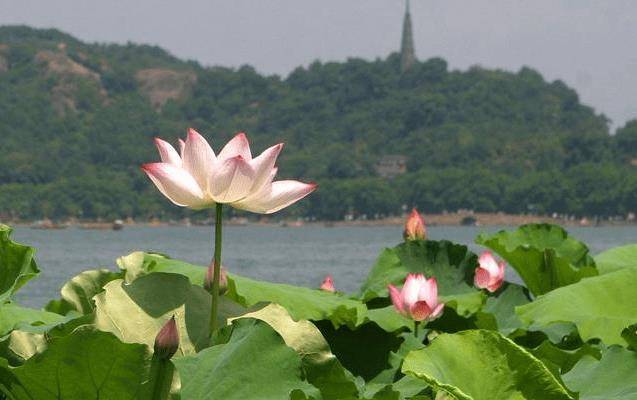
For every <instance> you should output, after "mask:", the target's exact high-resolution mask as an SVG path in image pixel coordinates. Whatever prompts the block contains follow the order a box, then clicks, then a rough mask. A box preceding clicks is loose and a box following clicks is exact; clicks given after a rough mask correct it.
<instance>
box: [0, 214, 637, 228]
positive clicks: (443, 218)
mask: <svg viewBox="0 0 637 400" xmlns="http://www.w3.org/2000/svg"><path fill="white" fill-rule="evenodd" d="M423 216H424V219H425V223H426V224H427V225H428V226H519V225H523V224H529V223H551V224H557V225H563V226H581V227H593V226H634V225H637V221H635V219H634V218H633V219H631V220H627V219H623V220H619V219H617V220H612V219H599V220H595V219H591V218H560V217H555V218H554V217H549V216H541V215H517V214H505V213H471V212H456V213H445V214H424V215H423ZM405 218H406V217H389V218H380V219H357V220H342V221H305V220H301V219H299V220H290V219H288V220H270V219H268V218H266V217H264V218H262V219H261V220H258V221H257V220H250V219H247V218H233V219H229V220H226V221H224V223H225V224H226V225H228V226H280V227H301V226H325V227H348V226H352V227H355V226H401V225H403V224H404V222H405ZM0 224H6V225H9V226H19V227H31V228H33V229H65V228H69V227H74V228H79V229H92V230H110V229H116V225H117V228H120V229H121V228H123V227H127V226H147V227H165V226H209V225H212V221H192V222H191V221H190V220H188V219H185V220H181V221H161V220H150V221H135V220H132V219H128V220H125V221H117V224H115V223H114V221H78V220H68V221H64V222H59V221H55V222H54V221H50V220H41V221H0Z"/></svg>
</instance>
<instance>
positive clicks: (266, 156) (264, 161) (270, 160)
mask: <svg viewBox="0 0 637 400" xmlns="http://www.w3.org/2000/svg"><path fill="white" fill-rule="evenodd" d="M282 149H283V143H279V144H277V145H274V146H272V147H270V148H268V149H266V150H265V151H264V152H263V153H261V154H260V155H259V156H258V157H256V158H254V159H252V161H250V166H252V169H254V172H255V177H254V184H253V186H252V191H257V190H259V189H261V188H262V187H263V186H264V185H265V184H267V183H269V182H272V179H271V178H270V176H272V169H273V168H275V167H274V164H275V163H276V159H277V157H278V156H279V153H281V150H282Z"/></svg>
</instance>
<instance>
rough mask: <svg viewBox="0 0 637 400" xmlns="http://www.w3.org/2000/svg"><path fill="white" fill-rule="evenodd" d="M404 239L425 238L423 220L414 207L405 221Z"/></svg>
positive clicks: (425, 229)
mask: <svg viewBox="0 0 637 400" xmlns="http://www.w3.org/2000/svg"><path fill="white" fill-rule="evenodd" d="M403 237H404V238H405V240H425V239H427V228H426V227H425V220H424V218H423V217H422V215H420V213H418V210H416V208H415V207H414V208H413V209H412V210H411V214H409V217H408V218H407V221H405V231H404V232H403Z"/></svg>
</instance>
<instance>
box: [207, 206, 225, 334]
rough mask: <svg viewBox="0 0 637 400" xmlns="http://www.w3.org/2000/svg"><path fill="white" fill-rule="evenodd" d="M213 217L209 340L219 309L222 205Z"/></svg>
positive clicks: (214, 327)
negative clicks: (213, 249) (213, 234)
mask: <svg viewBox="0 0 637 400" xmlns="http://www.w3.org/2000/svg"><path fill="white" fill-rule="evenodd" d="M216 211H217V212H216V216H215V256H214V264H213V265H214V271H213V276H212V293H211V294H212V303H211V304H210V339H211V340H212V335H213V334H214V332H215V331H216V330H217V309H218V308H219V279H220V276H221V225H222V218H223V213H222V211H223V204H221V203H217V209H216Z"/></svg>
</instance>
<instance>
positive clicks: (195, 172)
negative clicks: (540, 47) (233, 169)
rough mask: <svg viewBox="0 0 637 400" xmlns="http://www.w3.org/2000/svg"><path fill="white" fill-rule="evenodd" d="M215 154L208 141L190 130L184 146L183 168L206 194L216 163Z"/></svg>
mask: <svg viewBox="0 0 637 400" xmlns="http://www.w3.org/2000/svg"><path fill="white" fill-rule="evenodd" d="M216 159H217V158H216V156H215V152H214V151H213V150H212V148H211V147H210V145H209V144H208V142H207V141H206V139H204V138H203V136H201V135H200V134H199V132H197V131H196V130H194V129H189V130H188V137H187V139H186V143H185V145H184V155H183V160H182V161H183V167H184V169H185V170H186V171H188V172H189V173H190V175H192V177H193V178H195V180H196V181H197V183H198V184H199V187H201V190H203V191H204V192H207V191H208V189H209V188H208V183H209V180H210V174H211V173H212V171H213V170H214V166H215V163H216Z"/></svg>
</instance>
